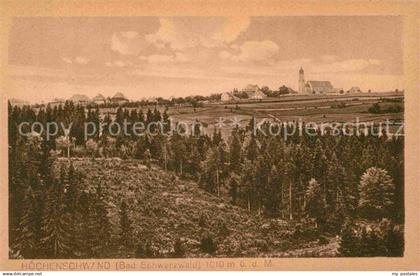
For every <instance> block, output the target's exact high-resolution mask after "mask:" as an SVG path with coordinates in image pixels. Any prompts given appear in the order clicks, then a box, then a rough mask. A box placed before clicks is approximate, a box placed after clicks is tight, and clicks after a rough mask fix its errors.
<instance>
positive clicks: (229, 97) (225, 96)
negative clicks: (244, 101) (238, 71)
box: [220, 92, 239, 102]
mask: <svg viewBox="0 0 420 276" xmlns="http://www.w3.org/2000/svg"><path fill="white" fill-rule="evenodd" d="M220 99H221V101H222V102H230V101H237V100H239V98H238V97H236V96H235V95H233V92H225V93H222V95H221V97H220Z"/></svg>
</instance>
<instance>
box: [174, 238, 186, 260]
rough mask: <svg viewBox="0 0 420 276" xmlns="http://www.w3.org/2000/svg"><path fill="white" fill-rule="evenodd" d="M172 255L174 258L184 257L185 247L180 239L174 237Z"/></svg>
mask: <svg viewBox="0 0 420 276" xmlns="http://www.w3.org/2000/svg"><path fill="white" fill-rule="evenodd" d="M174 257H175V258H184V257H185V249H184V245H183V244H182V241H181V239H179V238H178V239H176V241H175V244H174Z"/></svg>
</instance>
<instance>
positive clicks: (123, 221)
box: [120, 200, 133, 247]
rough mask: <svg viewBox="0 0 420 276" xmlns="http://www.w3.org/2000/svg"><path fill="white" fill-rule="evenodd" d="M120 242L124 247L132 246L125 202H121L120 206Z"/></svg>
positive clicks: (130, 228)
mask: <svg viewBox="0 0 420 276" xmlns="http://www.w3.org/2000/svg"><path fill="white" fill-rule="evenodd" d="M120 231H121V232H120V242H121V244H123V245H124V246H126V247H131V245H132V234H133V229H132V222H131V219H130V216H129V210H128V205H127V202H126V201H125V200H123V201H122V202H121V206H120Z"/></svg>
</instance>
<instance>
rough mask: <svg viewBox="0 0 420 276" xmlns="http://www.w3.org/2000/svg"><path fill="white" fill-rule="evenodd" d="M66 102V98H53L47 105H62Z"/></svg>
mask: <svg viewBox="0 0 420 276" xmlns="http://www.w3.org/2000/svg"><path fill="white" fill-rule="evenodd" d="M65 103H66V100H64V99H61V98H54V99H53V100H52V101H51V102H50V103H49V105H50V106H51V107H56V106H57V107H59V106H60V105H64V104H65Z"/></svg>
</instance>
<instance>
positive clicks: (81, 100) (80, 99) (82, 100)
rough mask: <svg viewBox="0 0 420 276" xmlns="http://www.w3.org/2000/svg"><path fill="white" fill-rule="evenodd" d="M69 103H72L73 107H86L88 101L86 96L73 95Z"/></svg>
mask: <svg viewBox="0 0 420 276" xmlns="http://www.w3.org/2000/svg"><path fill="white" fill-rule="evenodd" d="M69 101H71V102H73V103H74V104H75V105H88V104H89V102H90V99H89V97H88V96H86V95H83V94H74V95H73V96H72V97H71V98H70V99H69Z"/></svg>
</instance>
